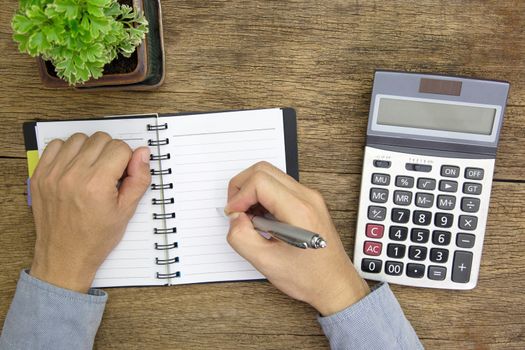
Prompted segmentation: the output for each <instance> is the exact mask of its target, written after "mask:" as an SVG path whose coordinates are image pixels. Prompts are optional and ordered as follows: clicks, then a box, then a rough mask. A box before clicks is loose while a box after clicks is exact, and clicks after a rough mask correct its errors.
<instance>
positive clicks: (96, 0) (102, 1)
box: [86, 0, 113, 7]
mask: <svg viewBox="0 0 525 350" xmlns="http://www.w3.org/2000/svg"><path fill="white" fill-rule="evenodd" d="M86 2H87V4H88V5H93V6H98V7H107V6H109V5H110V4H111V3H112V2H113V1H112V0H87V1H86Z"/></svg>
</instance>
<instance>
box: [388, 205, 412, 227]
mask: <svg viewBox="0 0 525 350" xmlns="http://www.w3.org/2000/svg"><path fill="white" fill-rule="evenodd" d="M409 219H410V210H408V209H399V208H394V209H392V221H393V222H397V223H400V224H406V223H407V222H408V220H409Z"/></svg>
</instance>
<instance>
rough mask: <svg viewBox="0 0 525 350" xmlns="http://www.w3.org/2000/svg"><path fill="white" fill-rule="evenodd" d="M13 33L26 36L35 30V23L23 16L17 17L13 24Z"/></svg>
mask: <svg viewBox="0 0 525 350" xmlns="http://www.w3.org/2000/svg"><path fill="white" fill-rule="evenodd" d="M11 26H12V27H13V31H14V32H15V33H19V34H25V33H27V32H29V31H30V30H31V28H33V26H34V23H33V21H31V20H30V19H29V18H27V17H26V16H23V15H15V17H13V22H12V23H11Z"/></svg>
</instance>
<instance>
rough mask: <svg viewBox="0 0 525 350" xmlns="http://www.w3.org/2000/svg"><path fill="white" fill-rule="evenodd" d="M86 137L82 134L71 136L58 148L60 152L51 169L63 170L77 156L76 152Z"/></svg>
mask: <svg viewBox="0 0 525 350" xmlns="http://www.w3.org/2000/svg"><path fill="white" fill-rule="evenodd" d="M87 138H88V137H87V135H86V134H82V133H76V134H73V135H71V136H70V137H69V138H68V139H67V140H66V142H64V144H63V145H62V147H60V150H59V151H58V153H57V154H56V156H55V158H54V160H53V165H52V168H53V169H55V170H58V171H61V170H62V169H65V168H67V167H68V166H69V164H70V163H71V162H72V161H73V160H74V159H75V157H76V156H77V155H78V152H79V151H80V149H81V148H82V145H83V144H84V142H86V140H87Z"/></svg>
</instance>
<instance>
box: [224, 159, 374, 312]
mask: <svg viewBox="0 0 525 350" xmlns="http://www.w3.org/2000/svg"><path fill="white" fill-rule="evenodd" d="M256 204H260V205H262V206H263V207H264V208H265V209H266V210H268V211H269V212H270V213H271V214H272V215H273V216H275V217H276V218H277V219H278V220H279V221H282V222H285V223H288V224H291V225H294V226H298V227H302V228H304V229H307V230H310V231H313V232H316V233H318V234H320V235H321V236H322V237H323V238H324V239H325V240H326V241H327V244H328V246H327V247H326V248H322V249H305V250H303V249H300V248H296V247H293V246H291V245H289V244H287V243H284V242H281V241H278V240H276V239H270V240H267V239H265V238H263V237H262V236H261V235H260V234H259V233H258V232H257V231H256V230H255V229H254V227H253V224H252V222H251V220H250V218H249V216H248V215H247V214H246V213H245V212H246V211H248V210H249V209H250V208H251V207H252V206H254V205H256ZM225 211H226V213H227V214H229V216H230V219H231V223H230V231H229V233H228V242H229V243H230V245H231V246H232V247H233V248H234V249H235V250H236V251H237V252H238V253H239V254H240V255H241V256H243V257H244V258H245V259H247V260H248V261H249V262H250V263H251V264H252V265H253V266H254V267H255V268H256V269H257V270H259V271H260V272H261V273H262V274H263V275H265V276H266V277H267V278H268V280H269V281H270V282H271V283H272V284H273V285H275V286H276V287H277V288H278V289H280V290H281V291H283V292H284V293H286V294H288V295H289V296H291V297H292V298H295V299H298V300H301V301H304V302H306V303H308V304H310V305H312V306H313V307H314V308H315V309H317V311H319V312H320V313H321V314H322V315H325V316H326V315H331V314H334V313H336V312H338V311H341V310H343V309H345V308H347V307H348V306H350V305H352V304H354V303H355V302H357V301H358V300H360V299H362V298H363V297H364V296H366V295H367V294H368V293H369V292H370V290H369V288H368V285H367V284H366V282H365V281H364V280H363V279H362V278H361V277H360V276H359V275H358V274H357V272H356V270H355V268H354V266H353V265H352V262H351V261H350V259H349V257H348V255H347V254H346V252H345V250H344V248H343V245H342V243H341V240H340V238H339V235H338V234H337V231H336V229H335V227H334V224H333V223H332V220H331V218H330V214H329V213H328V209H327V208H326V205H325V203H324V200H323V198H322V196H321V195H320V194H319V193H318V192H317V191H314V190H311V189H309V188H307V187H305V186H303V185H301V184H299V183H298V182H297V181H295V180H294V179H293V178H291V177H290V176H288V175H286V174H285V173H283V172H282V171H280V170H279V169H277V168H275V167H273V166H272V165H270V164H268V163H265V162H262V163H257V164H255V165H253V166H252V167H250V168H248V169H246V170H244V171H243V172H241V173H240V174H238V175H237V176H235V177H234V178H233V179H232V180H231V181H230V184H229V188H228V204H227V206H226V208H225Z"/></svg>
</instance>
